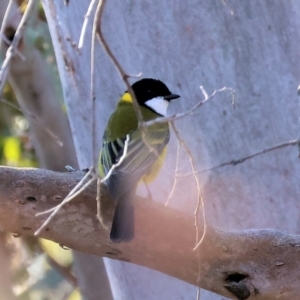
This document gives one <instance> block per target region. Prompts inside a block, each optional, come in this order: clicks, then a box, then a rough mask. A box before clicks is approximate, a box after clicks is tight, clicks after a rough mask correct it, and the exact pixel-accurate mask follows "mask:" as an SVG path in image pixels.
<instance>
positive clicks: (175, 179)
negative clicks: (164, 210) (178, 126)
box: [165, 141, 180, 206]
mask: <svg viewBox="0 0 300 300" xmlns="http://www.w3.org/2000/svg"><path fill="white" fill-rule="evenodd" d="M179 154H180V142H179V141H177V151H176V164H175V172H174V181H173V185H172V189H171V192H170V194H169V197H168V199H167V201H166V203H165V206H167V205H169V202H170V200H171V197H172V196H173V194H174V191H175V188H176V184H177V178H178V176H177V175H178V173H179V172H178V170H179Z"/></svg>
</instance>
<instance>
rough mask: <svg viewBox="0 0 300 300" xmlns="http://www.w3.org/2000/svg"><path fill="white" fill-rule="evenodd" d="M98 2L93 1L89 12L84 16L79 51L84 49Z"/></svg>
mask: <svg viewBox="0 0 300 300" xmlns="http://www.w3.org/2000/svg"><path fill="white" fill-rule="evenodd" d="M96 2H97V0H91V2H90V5H89V8H88V10H87V12H86V14H85V16H84V22H83V25H82V29H81V32H80V37H79V42H78V49H79V50H80V49H81V48H82V47H83V43H84V38H85V34H86V29H87V26H88V23H89V19H90V16H91V14H92V11H93V10H94V8H95V5H96Z"/></svg>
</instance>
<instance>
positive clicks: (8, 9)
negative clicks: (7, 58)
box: [0, 0, 14, 51]
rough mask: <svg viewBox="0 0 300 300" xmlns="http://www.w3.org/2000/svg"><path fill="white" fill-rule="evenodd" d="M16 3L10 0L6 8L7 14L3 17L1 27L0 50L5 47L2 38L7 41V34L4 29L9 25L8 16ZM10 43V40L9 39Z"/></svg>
mask: <svg viewBox="0 0 300 300" xmlns="http://www.w3.org/2000/svg"><path fill="white" fill-rule="evenodd" d="M13 5H14V0H9V2H8V4H7V8H6V11H5V14H4V17H3V20H2V24H1V28H0V35H1V39H0V51H1V50H2V47H3V43H2V40H4V41H5V38H6V36H5V34H4V29H5V27H6V25H7V21H8V17H9V14H10V12H11V9H12V7H13ZM8 42H9V43H10V41H8Z"/></svg>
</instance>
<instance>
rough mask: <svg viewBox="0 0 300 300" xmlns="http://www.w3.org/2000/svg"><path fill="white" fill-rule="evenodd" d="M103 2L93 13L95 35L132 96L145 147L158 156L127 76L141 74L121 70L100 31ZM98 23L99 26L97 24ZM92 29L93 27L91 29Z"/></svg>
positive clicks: (138, 75)
mask: <svg viewBox="0 0 300 300" xmlns="http://www.w3.org/2000/svg"><path fill="white" fill-rule="evenodd" d="M105 2H106V0H100V1H99V3H98V6H97V9H96V13H95V20H94V27H96V31H97V37H98V39H99V41H100V43H101V45H102V47H103V49H104V51H105V52H106V54H107V55H108V57H109V58H110V59H111V61H112V63H113V64H114V66H115V67H116V69H117V71H118V72H119V74H120V76H121V78H122V80H123V82H124V83H125V85H126V88H127V91H128V93H129V94H130V96H131V98H132V104H133V108H134V110H135V113H136V116H137V119H138V128H139V129H140V130H141V135H142V139H143V142H144V143H145V145H146V146H147V148H148V149H149V151H150V152H152V153H155V155H156V156H159V154H158V152H157V151H156V149H155V148H154V147H152V146H151V145H150V144H149V143H148V140H147V126H144V124H145V122H144V120H143V115H142V112H141V109H140V106H139V104H138V102H137V100H136V97H135V94H134V91H133V89H132V87H131V85H130V83H129V81H128V78H130V77H135V78H136V77H140V76H141V75H142V74H141V73H140V74H137V75H129V74H127V73H125V71H124V70H123V68H122V67H121V64H120V63H119V61H118V60H117V58H116V57H115V56H114V55H113V53H112V51H111V49H110V48H109V46H108V44H107V42H106V40H105V39H104V36H103V33H102V28H101V19H102V15H103V10H104V6H105ZM97 25H99V26H97ZM93 30H94V29H93Z"/></svg>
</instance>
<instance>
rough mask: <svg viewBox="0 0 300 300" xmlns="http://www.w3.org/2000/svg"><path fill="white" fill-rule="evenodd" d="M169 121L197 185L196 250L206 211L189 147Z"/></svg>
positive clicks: (195, 212) (204, 229)
mask: <svg viewBox="0 0 300 300" xmlns="http://www.w3.org/2000/svg"><path fill="white" fill-rule="evenodd" d="M170 123H171V126H172V128H173V131H174V133H175V135H176V137H177V140H178V142H179V143H180V145H181V146H182V147H183V148H184V150H185V152H186V154H187V155H188V157H189V160H190V165H191V168H192V173H193V177H194V180H195V183H196V187H197V205H196V209H195V211H194V221H195V228H196V243H195V245H196V246H195V248H194V249H193V250H196V249H197V248H198V247H199V245H200V244H201V243H202V241H203V239H204V237H205V234H206V227H207V222H206V213H205V205H204V200H203V198H202V195H201V188H200V184H199V180H198V177H197V175H196V169H195V162H194V158H193V155H192V153H191V151H190V149H189V148H188V147H187V145H186V144H185V142H184V140H183V139H182V138H181V136H180V134H179V132H178V130H177V128H176V127H175V124H174V122H170ZM200 205H201V206H202V217H203V232H202V235H201V238H200V240H199V225H198V212H199V208H200Z"/></svg>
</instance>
